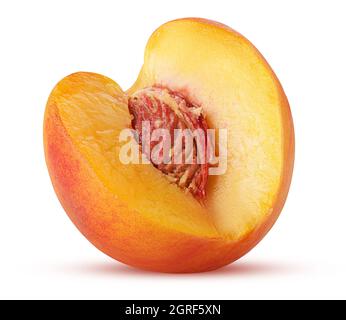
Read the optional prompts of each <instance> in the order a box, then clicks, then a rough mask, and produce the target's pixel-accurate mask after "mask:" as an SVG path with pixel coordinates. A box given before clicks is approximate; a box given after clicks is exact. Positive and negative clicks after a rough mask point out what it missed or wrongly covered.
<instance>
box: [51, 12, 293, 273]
mask: <svg viewBox="0 0 346 320" xmlns="http://www.w3.org/2000/svg"><path fill="white" fill-rule="evenodd" d="M155 86H156V87H158V86H159V87H162V88H168V89H169V90H171V92H177V93H179V95H181V96H182V97H184V99H186V101H189V103H191V104H192V105H194V106H198V107H201V108H202V109H203V114H204V115H205V120H206V122H207V123H208V127H209V128H215V129H227V170H226V172H225V173H224V174H222V175H215V176H209V177H208V182H207V185H206V196H205V199H204V201H203V204H202V203H201V202H200V201H198V199H196V198H195V197H194V196H193V195H192V194H191V193H189V192H184V191H183V190H182V189H181V188H179V187H178V186H177V185H176V184H174V183H172V182H171V181H170V180H169V179H167V178H166V177H165V175H164V174H163V173H162V172H161V171H160V170H158V169H157V168H155V167H154V166H153V165H152V164H151V163H148V164H140V165H139V164H132V163H129V164H124V163H122V162H121V161H120V157H119V154H120V152H121V147H122V144H121V142H119V135H120V133H121V131H122V130H123V129H124V128H131V121H132V119H133V117H132V116H131V114H130V112H129V106H128V102H129V97H131V96H133V95H134V94H135V93H136V92H139V91H140V90H143V89H146V88H152V87H155ZM44 146H45V155H46V162H47V166H48V169H49V173H50V176H51V179H52V182H53V186H54V189H55V191H56V193H57V195H58V197H59V200H60V201H61V203H62V205H63V207H64V209H65V211H66V212H67V214H68V215H69V217H70V218H71V220H72V221H73V222H74V224H75V225H76V226H77V228H78V229H79V230H80V231H81V232H82V233H83V234H84V235H85V236H86V238H87V239H89V240H90V242H92V243H93V244H94V245H95V246H96V247H97V248H99V249H100V250H102V251H103V252H104V253H106V254H108V255H109V256H111V257H113V258H115V259H117V260H119V261H122V262H124V263H126V264H129V265H132V266H135V267H139V268H143V269H148V270H154V271H162V272H199V271H207V270H212V269H216V268H219V267H221V266H224V265H226V264H228V263H230V262H232V261H234V260H236V259H238V258H240V257H241V256H242V255H244V254H245V253H246V252H248V251H249V250H250V249H251V248H253V247H254V246H255V245H256V244H257V243H258V242H259V241H260V240H261V239H262V238H263V236H264V235H265V234H266V233H267V231H268V230H269V229H270V228H271V226H272V225H273V223H274V222H275V220H276V219H277V217H278V215H279V213H280V211H281V209H282V206H283V204H284V201H285V199H286V196H287V192H288V188H289V184H290V180H291V175H292V168H293V157H294V133H293V124H292V119H291V114H290V109H289V105H288V102H287V99H286V96H285V94H284V92H283V89H282V87H281V85H280V83H279V81H278V79H277V78H276V76H275V74H274V73H273V71H272V70H271V68H270V67H269V65H268V63H267V62H266V61H265V59H264V58H263V57H262V56H261V54H260V53H259V52H258V51H257V49H256V48H255V47H254V46H253V45H252V44H251V43H250V42H249V41H248V40H247V39H245V38H244V37H243V36H241V35H240V34H238V33H237V32H235V31H233V30H232V29H230V28H228V27H226V26H224V25H221V24H219V23H216V22H212V21H209V20H204V19H194V18H188V19H180V20H175V21H171V22H168V23H166V24H164V25H163V26H161V27H160V28H158V29H157V30H156V31H155V32H154V33H153V35H152V36H151V38H150V39H149V41H148V44H147V47H146V50H145V59H144V64H143V67H142V70H141V71H140V74H139V76H138V79H137V81H136V82H135V83H134V85H133V86H132V87H131V88H130V89H129V90H127V91H123V90H122V89H121V88H120V87H119V85H117V83H116V82H114V81H113V80H111V79H110V78H107V77H105V76H103V75H99V74H95V73H88V72H78V73H75V74H72V75H70V76H68V77H66V78H64V79H63V80H61V81H60V82H59V83H58V84H57V86H56V87H55V88H54V89H53V91H52V93H51V95H50V97H49V100H48V103H47V107H46V113H45V120H44Z"/></svg>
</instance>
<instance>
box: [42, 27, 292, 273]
mask: <svg viewBox="0 0 346 320" xmlns="http://www.w3.org/2000/svg"><path fill="white" fill-rule="evenodd" d="M208 23H212V22H208ZM217 25H218V26H219V27H220V28H225V27H224V26H220V25H219V24H217ZM263 63H264V64H266V62H265V60H264V58H263ZM266 65H267V64H266ZM267 67H268V70H270V72H271V74H272V76H273V77H275V75H274V73H273V72H272V71H271V69H270V67H269V66H268V65H267ZM87 75H88V74H86V73H77V74H74V75H71V76H70V77H73V78H74V81H75V82H76V83H78V82H79V80H78V78H79V77H85V76H87ZM90 76H93V77H97V75H95V74H90ZM99 77H100V81H101V82H102V81H106V80H103V78H102V76H99ZM277 83H278V90H279V91H280V92H281V97H282V101H281V108H282V117H283V119H284V121H283V123H284V125H285V126H286V127H285V128H284V131H285V132H286V133H287V134H286V135H285V142H284V159H285V169H284V172H283V175H282V179H281V182H280V188H279V190H278V192H277V198H276V201H275V205H274V207H273V210H272V212H271V214H270V215H268V216H267V217H266V218H265V219H264V220H263V221H262V222H261V223H260V224H259V225H258V226H257V227H256V228H254V229H253V230H252V231H251V232H249V233H247V234H246V235H244V236H243V237H241V238H240V239H235V240H231V239H228V238H227V237H223V236H221V235H220V234H218V233H217V232H215V234H214V235H212V236H206V237H204V236H202V235H194V234H189V233H188V232H184V231H179V230H177V229H176V228H170V227H169V226H167V225H164V224H161V223H160V222H159V221H155V220H151V219H147V217H146V216H143V215H141V214H140V213H139V212H137V211H135V210H133V209H130V208H129V207H128V205H127V204H126V203H124V202H122V201H121V200H120V199H119V198H118V197H117V196H116V195H115V194H113V193H112V192H111V191H110V190H109V188H107V187H106V186H105V185H104V183H103V182H102V181H101V180H100V178H99V177H98V176H97V175H96V174H95V172H94V170H93V168H92V167H91V166H90V163H89V162H88V161H87V160H86V159H85V158H84V157H83V155H82V154H81V153H80V152H79V150H78V149H77V148H76V147H75V144H74V141H73V140H72V139H71V137H70V135H69V133H68V130H66V128H65V127H64V123H63V121H61V115H60V113H59V108H58V106H57V104H56V102H55V100H54V97H51V98H50V100H49V101H48V104H47V108H46V113H45V121H44V148H45V155H46V162H47V166H48V170H49V173H50V176H51V180H52V183H53V186H54V189H55V191H56V193H57V195H58V198H59V200H60V202H61V204H62V206H63V207H64V209H65V211H66V212H67V213H68V215H69V217H70V219H71V220H72V221H73V223H74V224H75V225H76V226H77V228H78V229H79V230H80V232H81V233H82V234H83V235H84V236H85V237H86V238H87V239H88V240H89V241H90V242H91V243H92V244H93V245H95V246H96V247H97V248H98V249H100V250H101V251H103V252H104V253H105V254H107V255H109V256H111V257H113V258H115V259H117V260H119V261H121V262H123V263H125V264H128V265H131V266H134V267H138V268H142V269H146V270H152V271H159V272H178V273H184V272H202V271H209V270H214V269H217V268H220V267H222V266H224V265H227V264H229V263H230V262H233V261H235V260H237V259H238V258H240V257H241V256H243V255H244V254H245V253H247V252H248V251H249V250H250V249H252V248H253V247H254V246H255V245H256V244H257V243H258V242H259V241H260V240H261V239H262V238H263V237H264V235H265V234H266V233H267V232H268V231H269V229H270V228H271V227H272V225H273V224H274V222H275V221H276V219H277V217H278V215H279V213H280V211H281V209H282V207H283V204H284V202H285V199H286V196H287V193H288V189H289V185H290V180H291V176H292V169H293V158H294V138H293V125H292V119H291V114H290V109H289V105H288V102H287V99H286V97H285V95H284V93H283V90H282V88H281V87H280V85H279V82H278V81H277Z"/></svg>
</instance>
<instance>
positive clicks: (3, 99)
mask: <svg viewBox="0 0 346 320" xmlns="http://www.w3.org/2000/svg"><path fill="white" fill-rule="evenodd" d="M345 14H346V8H345V1H341V0H340V1H292V0H291V1H285V2H284V1H275V0H274V1H244V0H241V1H240V0H239V1H230V0H227V1H205V2H204V1H201V0H199V1H186V0H184V1H178V0H175V1H171V2H166V1H150V0H144V1H136V2H135V1H129V0H124V1H114V0H113V1H112V0H110V1H101V0H97V1H87V0H83V1H71V0H68V1H63V0H59V1H34V0H31V1H15V0H12V1H1V4H0V107H1V109H0V110H1V126H0V134H1V149H0V150H1V158H0V170H1V177H0V197H1V198H0V199H1V201H0V218H1V219H0V298H113V299H137V298H138V299H139V298H142V299H143V298H148V299H158V298H163V299H174V298H181V299H185V298H186V299H188V298H189V299H202V298H205V299H214V298H215V299H232V298H346V292H345V286H346V250H345V245H346V231H345V229H346V205H345V198H346V190H345V181H346V169H345V168H346V152H345V147H346V145H345V138H346V104H345V93H346V63H345V57H346V44H345V43H346V22H345V21H346V19H345ZM187 16H197V17H205V18H210V19H213V20H217V21H220V22H223V23H225V24H227V25H229V26H231V27H233V28H234V29H236V30H238V31H239V32H241V33H242V34H244V35H245V36H246V37H248V38H249V39H250V40H251V41H252V42H253V43H254V44H255V45H256V46H257V48H258V49H259V50H260V51H261V52H262V53H263V54H264V56H265V57H266V58H267V60H268V61H269V63H270V64H271V66H272V67H273V69H274V70H275V72H276V73H277V75H278V77H279V79H280V80H281V82H282V84H283V87H284V89H285V91H286V94H287V96H288V98H289V101H290V104H291V108H292V113H293V117H294V123H295V130H296V165H295V171H294V177H293V183H292V187H291V191H290V194H289V198H288V201H287V203H286V206H285V208H284V210H283V212H282V215H281V217H280V219H279V221H278V222H277V224H276V225H275V227H274V228H273V229H272V231H271V232H270V233H269V235H268V236H267V237H266V238H265V239H264V240H263V241H262V242H261V243H260V244H259V245H258V246H257V247H256V248H255V249H254V250H253V251H251V252H250V253H249V254H248V255H247V256H245V257H244V258H242V259H241V260H240V261H239V262H237V263H235V264H233V265H231V266H228V267H226V268H224V269H221V270H219V271H216V272H211V273H206V274H195V275H165V274H155V273H150V272H143V271H138V270H134V269H132V268H128V267H126V266H124V265H122V264H119V263H117V262H115V261H113V260H111V259H110V258H108V257H106V256H105V255H103V254H102V253H100V252H99V251H98V250H97V249H95V248H94V247H93V246H92V245H90V244H89V243H88V241H86V240H85V239H84V238H83V237H82V236H81V235H80V234H79V232H77V230H76V229H75V227H74V226H73V225H72V223H71V222H70V221H69V219H68V218H67V216H66V214H65V213H64V211H63V210H62V208H61V207H60V204H59V202H58V200H57V198H56V196H55V194H54V191H53V189H52V187H51V183H50V180H49V177H48V173H47V170H46V166H45V162H44V155H43V147H42V121H43V113H44V108H45V103H46V100H47V97H48V95H49V93H50V91H51V89H52V88H53V86H54V85H55V83H56V82H57V81H59V80H60V79H61V78H62V77H64V76H66V75H68V74H70V73H72V72H75V71H93V72H98V73H102V74H104V75H107V76H109V77H111V78H113V79H114V80H115V81H117V82H118V83H119V84H120V85H121V86H122V87H123V89H126V88H128V87H129V86H130V85H131V84H132V83H133V81H134V80H135V79H136V76H137V73H138V71H139V69H140V66H141V64H142V61H143V52H144V46H145V44H146V41H147V39H148V37H149V36H150V34H151V33H152V32H153V31H154V29H155V28H157V27H158V26H160V25H161V24H162V23H164V22H166V21H168V20H171V19H175V18H178V17H187Z"/></svg>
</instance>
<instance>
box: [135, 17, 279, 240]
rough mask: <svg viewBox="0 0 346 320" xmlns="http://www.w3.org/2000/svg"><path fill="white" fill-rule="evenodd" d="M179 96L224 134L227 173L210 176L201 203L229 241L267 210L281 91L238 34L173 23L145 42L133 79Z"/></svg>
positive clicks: (275, 171) (275, 175) (275, 178)
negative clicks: (142, 59) (183, 95)
mask: <svg viewBox="0 0 346 320" xmlns="http://www.w3.org/2000/svg"><path fill="white" fill-rule="evenodd" d="M153 83H155V84H160V85H163V86H167V87H169V88H171V89H172V90H177V91H181V92H185V93H186V94H188V97H187V98H188V99H189V100H190V101H191V102H192V103H194V104H197V105H201V106H202V107H203V110H204V112H205V114H206V117H207V121H208V124H209V127H210V128H227V129H228V145H229V148H228V170H227V173H226V174H225V175H223V176H213V177H210V178H209V187H208V190H207V206H208V208H209V211H210V212H211V214H212V216H213V218H214V222H215V224H216V226H217V228H218V230H219V231H220V232H221V233H223V234H224V235H227V236H228V237H230V238H232V239H235V238H238V237H241V236H243V235H245V234H246V233H248V232H249V231H251V230H253V228H255V227H256V226H257V225H258V223H259V222H260V221H262V219H263V218H264V217H266V216H267V215H268V214H269V213H270V212H271V210H272V208H273V205H274V202H275V199H276V196H277V193H278V190H279V187H280V183H281V178H282V173H283V170H284V167H283V166H284V161H283V157H284V151H283V148H284V132H283V116H282V114H281V107H282V103H283V101H282V100H281V99H282V92H281V91H280V90H281V88H280V87H279V85H278V82H277V80H276V78H275V77H274V76H273V73H272V71H271V70H270V68H269V67H268V65H267V64H266V63H265V62H264V60H263V58H262V57H261V56H260V54H259V53H258V51H257V50H256V49H255V48H254V47H253V46H252V45H251V44H250V43H249V42H248V41H247V40H246V39H244V38H243V37H242V36H241V35H239V34H237V33H235V32H230V30H225V29H224V28H222V27H220V26H214V25H210V24H208V23H206V22H201V21H191V20H177V21H173V22H170V23H167V24H165V25H163V26H161V27H160V28H159V29H158V30H157V31H156V32H155V33H154V34H153V35H152V37H151V38H150V40H149V42H148V44H147V48H146V54H145V62H144V65H143V68H142V70H141V73H140V75H139V77H138V80H137V81H136V83H135V84H134V86H133V87H132V88H131V89H130V90H129V92H130V93H131V92H133V91H136V90H138V88H142V87H147V86H150V85H152V84H153Z"/></svg>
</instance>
